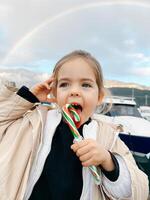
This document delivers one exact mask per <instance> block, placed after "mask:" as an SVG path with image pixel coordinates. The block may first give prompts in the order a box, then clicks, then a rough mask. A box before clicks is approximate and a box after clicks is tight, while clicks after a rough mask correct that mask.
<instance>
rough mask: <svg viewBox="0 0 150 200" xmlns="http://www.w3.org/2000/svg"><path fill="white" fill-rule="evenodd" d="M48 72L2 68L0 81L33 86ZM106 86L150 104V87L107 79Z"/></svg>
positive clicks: (114, 91) (45, 76)
mask: <svg viewBox="0 0 150 200" xmlns="http://www.w3.org/2000/svg"><path fill="white" fill-rule="evenodd" d="M48 76H49V75H48V74H47V73H40V72H33V71H30V70H26V69H0V83H1V81H4V80H8V81H11V82H15V83H16V86H17V87H21V86H22V85H26V86H27V87H32V86H33V85H34V84H36V83H39V82H42V81H44V80H46V79H47V78H48ZM105 87H106V88H108V89H109V90H110V91H111V93H112V95H118V96H129V97H135V100H136V102H137V105H138V106H140V105H150V87H146V86H142V85H139V84H135V83H125V82H121V81H115V80H106V81H105Z"/></svg>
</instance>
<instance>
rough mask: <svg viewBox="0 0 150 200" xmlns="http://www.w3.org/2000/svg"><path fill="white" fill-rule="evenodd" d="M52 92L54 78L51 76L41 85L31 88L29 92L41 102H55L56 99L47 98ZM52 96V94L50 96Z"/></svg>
mask: <svg viewBox="0 0 150 200" xmlns="http://www.w3.org/2000/svg"><path fill="white" fill-rule="evenodd" d="M53 90H54V78H53V76H51V77H50V78H49V79H47V80H46V81H44V82H42V83H38V84H36V85H35V86H33V87H32V88H31V89H30V91H31V92H32V93H33V94H34V95H35V96H36V97H37V98H38V99H39V101H41V102H49V103H52V102H56V99H55V98H54V97H53V98H48V94H52V93H53ZM52 95H53V94H52Z"/></svg>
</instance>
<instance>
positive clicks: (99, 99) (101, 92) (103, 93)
mask: <svg viewBox="0 0 150 200" xmlns="http://www.w3.org/2000/svg"><path fill="white" fill-rule="evenodd" d="M104 97H105V91H104V89H101V91H100V93H99V98H98V103H97V105H98V106H99V105H101V103H102V101H103V99H104Z"/></svg>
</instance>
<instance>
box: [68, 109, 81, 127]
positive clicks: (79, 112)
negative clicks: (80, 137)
mask: <svg viewBox="0 0 150 200" xmlns="http://www.w3.org/2000/svg"><path fill="white" fill-rule="evenodd" d="M73 107H74V109H75V111H76V112H77V114H78V115H79V117H80V121H76V119H75V116H74V115H73V113H70V114H71V118H72V120H73V121H74V123H75V125H76V127H77V128H79V127H80V125H81V112H82V110H81V107H77V106H73Z"/></svg>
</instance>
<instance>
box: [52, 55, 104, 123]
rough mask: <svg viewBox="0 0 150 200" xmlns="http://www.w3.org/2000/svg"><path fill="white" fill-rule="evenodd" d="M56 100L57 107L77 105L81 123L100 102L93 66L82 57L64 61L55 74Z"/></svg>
mask: <svg viewBox="0 0 150 200" xmlns="http://www.w3.org/2000/svg"><path fill="white" fill-rule="evenodd" d="M56 100H57V104H58V105H59V107H61V108H62V107H63V106H64V105H65V104H68V103H69V104H72V105H77V106H76V110H77V112H78V113H79V115H80V117H81V124H83V123H84V122H86V121H87V120H88V119H89V117H90V116H91V115H92V114H93V113H94V111H95V109H96V106H97V105H99V104H100V103H101V98H100V97H99V89H98V86H97V83H96V77H95V74H94V71H93V68H92V67H91V66H90V65H89V64H88V62H86V61H85V60H84V59H82V58H74V59H72V60H70V61H67V62H66V63H64V64H63V65H62V66H61V67H60V69H59V71H58V76H57V88H56Z"/></svg>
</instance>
